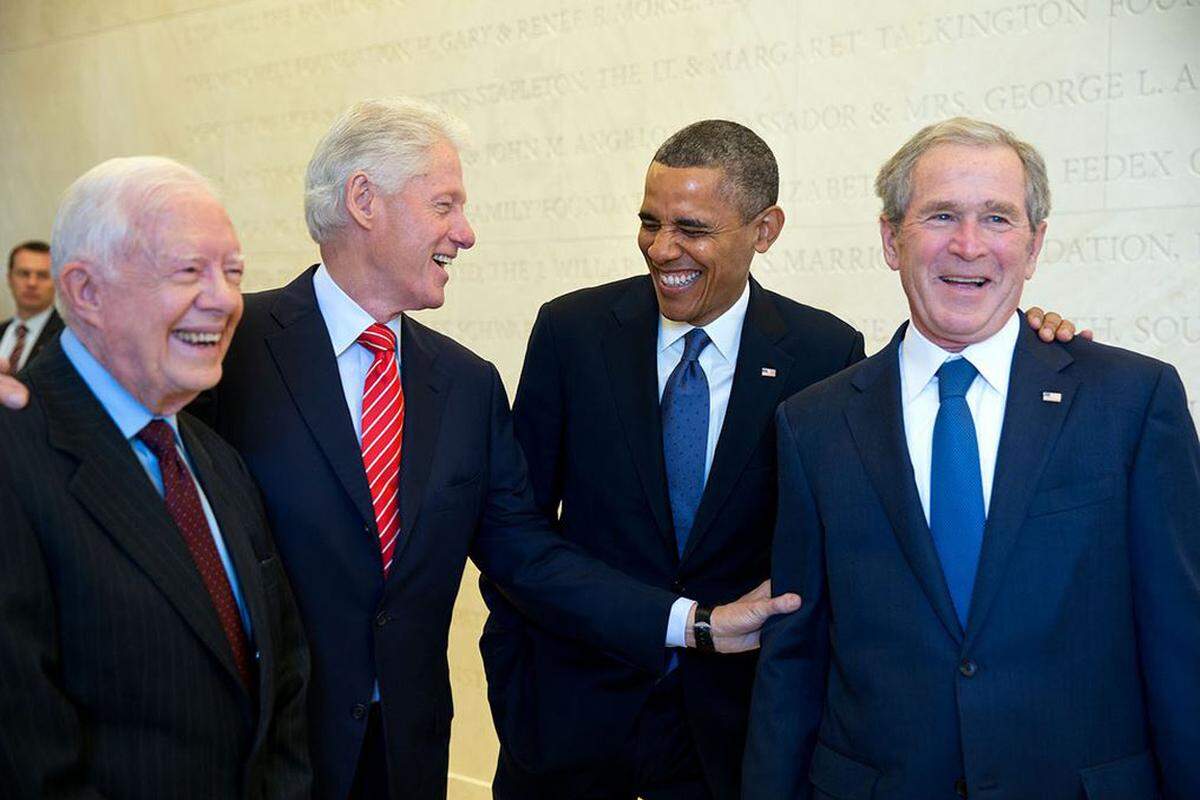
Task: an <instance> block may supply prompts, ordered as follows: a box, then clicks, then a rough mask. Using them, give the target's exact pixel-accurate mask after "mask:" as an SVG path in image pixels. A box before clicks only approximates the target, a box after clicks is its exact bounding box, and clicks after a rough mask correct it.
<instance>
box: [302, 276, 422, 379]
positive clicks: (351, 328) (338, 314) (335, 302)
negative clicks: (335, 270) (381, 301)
mask: <svg viewBox="0 0 1200 800" xmlns="http://www.w3.org/2000/svg"><path fill="white" fill-rule="evenodd" d="M313 292H314V293H315V294H316V296H317V308H318V309H319V310H320V312H321V316H322V317H323V318H324V319H325V327H326V329H327V330H328V331H329V341H330V343H331V344H332V345H333V357H334V358H339V357H341V355H342V353H344V352H346V350H347V349H349V347H350V345H352V344H354V343H355V342H357V341H358V337H359V335H360V334H362V332H363V331H365V330H366V329H367V328H369V327H371V326H372V325H374V324H375V318H374V317H372V316H371V315H370V314H368V313H367V312H366V311H363V308H362V306H360V305H359V304H358V303H356V302H354V298H352V297H351V296H350V295H348V294H346V292H345V291H344V290H343V289H342V287H340V286H338V285H337V283H336V282H335V281H334V280H333V276H332V275H330V274H329V270H328V269H327V268H326V267H325V265H324V264H321V265H319V266H318V267H317V271H316V272H315V273H314V274H313ZM385 324H386V325H387V326H388V328H389V329H391V331H392V333H394V334H396V353H397V356H399V353H400V328H401V325H400V315H399V314H397V315H396V316H395V317H394V318H392V319H391V320H389V321H388V322H386V323H385Z"/></svg>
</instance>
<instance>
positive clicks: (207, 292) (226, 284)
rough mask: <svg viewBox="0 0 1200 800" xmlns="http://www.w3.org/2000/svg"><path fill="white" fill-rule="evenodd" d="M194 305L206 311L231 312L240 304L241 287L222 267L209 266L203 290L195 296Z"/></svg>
mask: <svg viewBox="0 0 1200 800" xmlns="http://www.w3.org/2000/svg"><path fill="white" fill-rule="evenodd" d="M196 305H197V306H199V307H200V308H203V309H205V310H208V311H217V312H220V313H222V314H232V313H233V312H234V311H235V309H238V308H240V307H241V305H242V289H241V287H240V286H239V285H238V284H237V283H235V282H234V281H233V280H232V279H231V278H230V277H229V275H227V274H226V273H225V270H224V269H223V268H221V267H219V266H214V267H210V268H209V270H208V277H207V279H206V280H205V283H204V291H202V292H201V293H200V295H199V297H197V299H196Z"/></svg>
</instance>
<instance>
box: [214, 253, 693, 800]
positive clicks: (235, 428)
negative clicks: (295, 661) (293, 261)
mask: <svg viewBox="0 0 1200 800" xmlns="http://www.w3.org/2000/svg"><path fill="white" fill-rule="evenodd" d="M314 271H315V269H310V270H307V271H306V272H304V273H303V274H302V275H300V276H299V277H298V278H297V279H296V280H294V281H293V282H292V283H291V284H289V285H288V286H285V287H283V288H281V289H276V290H272V291H268V292H262V293H259V294H251V295H248V296H247V297H246V310H245V314H244V316H243V318H242V323H241V326H240V327H239V329H238V332H237V334H236V336H235V337H234V341H233V343H232V345H231V347H230V350H229V353H228V355H227V357H226V360H225V373H224V377H223V379H222V381H221V383H220V384H219V385H218V387H217V391H216V393H215V395H214V396H213V398H211V400H212V405H210V408H209V413H212V414H214V415H215V421H216V427H217V429H218V430H219V431H220V433H221V434H222V435H223V436H225V437H226V439H228V441H230V442H231V443H232V444H233V445H234V446H235V447H236V448H237V449H238V450H239V451H240V452H241V454H242V457H243V458H245V460H246V463H247V464H248V465H249V467H250V471H251V473H252V474H253V475H254V477H255V479H256V480H257V482H258V485H259V486H260V487H261V489H262V492H263V497H264V499H265V502H266V507H267V514H268V516H269V518H270V521H271V527H272V529H273V530H274V531H275V535H276V539H277V542H278V544H279V549H280V552H281V554H282V556H283V561H284V566H285V567H286V569H287V572H288V575H289V577H290V578H291V580H292V585H293V586H294V587H295V591H296V596H297V600H298V602H299V606H300V613H301V616H302V617H303V619H304V625H305V628H306V630H307V632H308V637H309V642H310V644H311V647H312V652H313V680H312V691H311V692H310V695H309V701H310V702H309V708H310V711H311V717H310V731H311V736H312V748H313V760H314V768H315V774H316V786H317V795H318V796H319V797H327V798H331V799H332V798H336V800H342V798H344V797H345V796H346V794H347V792H348V791H349V789H350V785H351V781H352V779H353V777H354V771H355V766H356V764H357V761H358V755H359V750H360V747H361V743H362V739H363V734H364V732H365V725H366V719H365V713H366V705H367V704H368V703H369V702H370V701H371V698H372V692H373V687H374V684H375V681H376V680H378V682H379V691H380V697H381V700H382V713H383V723H384V728H385V730H386V733H387V742H388V759H389V765H390V774H391V781H392V790H393V796H395V797H403V798H405V799H406V800H410V799H412V798H442V797H444V796H445V793H446V778H447V760H448V747H449V735H450V719H451V716H452V714H453V709H452V703H451V697H450V682H449V672H448V665H447V660H446V645H447V637H448V631H449V627H450V615H451V611H452V609H453V605H454V599H455V597H456V595H457V594H458V589H459V586H460V583H461V580H462V571H463V566H464V564H465V562H466V559H467V557H468V556H470V557H471V558H472V559H473V560H474V561H475V562H476V564H477V565H478V566H479V567H480V569H482V570H483V571H484V572H486V573H487V574H489V575H491V576H492V577H493V578H494V579H495V580H496V581H497V583H498V584H500V585H501V586H503V587H504V590H505V591H506V592H507V593H508V596H510V597H511V598H512V599H513V601H514V602H516V603H517V604H518V605H519V606H520V607H521V608H522V610H523V611H524V612H525V613H529V614H532V615H534V616H535V617H536V618H537V619H538V620H539V621H540V622H541V623H542V624H545V625H548V626H552V627H554V628H556V629H562V630H572V631H574V632H575V634H576V635H578V636H582V637H586V638H588V639H589V640H591V641H595V642H597V643H599V644H601V645H602V646H606V647H609V648H611V649H612V650H613V651H615V652H620V653H621V654H622V655H623V656H624V657H625V658H626V659H628V660H629V661H630V662H631V663H635V664H640V665H641V666H642V668H644V669H647V670H653V669H656V668H657V667H658V665H659V663H660V659H661V654H662V647H663V637H664V633H665V631H666V624H667V617H668V613H669V609H670V606H671V603H672V602H673V600H674V599H675V598H674V595H672V594H671V593H669V592H666V591H662V590H660V589H654V588H651V587H642V586H638V585H636V584H633V583H632V582H630V581H629V580H628V579H625V578H624V577H623V576H621V575H620V574H619V573H616V572H614V571H611V570H605V569H603V567H602V565H598V564H595V563H594V562H593V561H591V560H589V559H586V558H583V557H582V556H581V555H580V554H579V553H578V552H577V550H576V549H575V548H573V547H571V546H570V545H569V544H567V543H566V542H564V541H563V540H562V539H561V538H560V537H557V536H555V535H554V534H553V532H552V531H551V530H550V529H549V526H548V525H547V524H546V522H545V520H544V519H543V518H542V516H541V515H540V514H539V513H538V511H537V509H536V507H535V506H534V505H533V500H532V496H531V494H530V491H529V485H528V480H527V478H526V472H525V462H524V459H523V458H522V457H521V452H520V448H519V447H518V446H517V444H516V442H515V440H514V439H513V437H512V423H511V417H510V413H509V408H508V397H507V395H506V394H505V392H504V387H503V386H502V385H501V382H500V377H499V375H498V373H497V372H496V370H495V368H494V367H493V366H492V365H491V364H489V363H488V362H486V361H484V360H483V359H481V358H479V357H478V356H476V355H474V354H473V353H471V352H470V351H468V350H467V349H466V348H464V347H462V346H460V345H458V344H456V343H455V342H454V341H452V340H451V339H449V338H447V337H445V336H442V335H441V334H438V333H436V332H434V331H432V330H430V329H429V328H426V327H425V326H423V325H420V324H419V323H417V322H415V321H413V320H412V319H409V318H408V317H405V318H404V319H403V323H402V324H403V328H402V332H401V367H400V369H401V376H402V377H401V379H402V384H403V388H404V396H405V423H406V424H405V426H404V434H403V437H404V438H403V445H402V457H401V467H400V519H401V533H400V539H399V543H398V544H397V546H396V552H395V556H394V559H393V562H392V567H391V570H390V571H389V573H388V577H387V580H386V581H385V580H384V577H383V574H382V570H381V568H380V555H379V544H378V541H377V533H376V525H375V513H374V510H373V508H372V506H371V499H370V494H369V492H368V489H367V481H366V474H365V472H364V469H363V463H362V453H361V450H360V448H359V443H358V440H357V438H356V437H355V433H354V429H353V425H352V422H351V420H350V415H349V413H348V411H347V408H346V400H345V395H344V393H343V390H342V384H341V380H340V378H339V375H338V370H337V363H336V360H335V357H334V353H333V348H332V347H331V346H330V342H329V334H328V330H327V328H326V325H325V321H324V319H323V318H322V316H321V313H320V310H319V309H318V307H317V303H316V296H315V294H314V292H313V284H312V276H313V272H314Z"/></svg>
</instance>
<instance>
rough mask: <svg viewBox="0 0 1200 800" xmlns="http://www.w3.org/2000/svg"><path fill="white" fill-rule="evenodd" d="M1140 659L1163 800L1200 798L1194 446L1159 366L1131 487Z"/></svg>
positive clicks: (1199, 503)
mask: <svg viewBox="0 0 1200 800" xmlns="http://www.w3.org/2000/svg"><path fill="white" fill-rule="evenodd" d="M1129 497H1130V505H1129V541H1130V550H1131V553H1130V557H1131V563H1132V566H1133V581H1134V592H1135V594H1134V611H1135V614H1136V622H1137V631H1138V652H1139V656H1140V658H1141V664H1142V673H1143V675H1144V676H1145V687H1146V688H1145V691H1146V699H1147V705H1148V711H1149V718H1150V734H1151V737H1152V741H1153V743H1154V752H1155V756H1156V757H1157V760H1158V765H1159V770H1160V772H1161V777H1162V784H1163V797H1164V798H1167V799H1168V800H1184V799H1185V798H1197V797H1200V759H1198V758H1197V753H1200V444H1198V443H1197V439H1196V428H1195V425H1194V424H1193V422H1192V419H1191V416H1190V414H1189V413H1188V408H1187V399H1186V396H1185V393H1184V389H1183V384H1182V383H1181V382H1180V380H1179V375H1178V373H1176V371H1175V369H1174V368H1173V367H1170V366H1164V368H1163V371H1162V373H1161V375H1160V376H1159V381H1158V386H1157V387H1156V388H1155V391H1154V396H1153V397H1152V398H1151V401H1150V405H1149V408H1148V410H1147V413H1146V417H1145V420H1144V421H1143V424H1142V433H1141V438H1140V440H1139V442H1138V448H1137V453H1136V456H1135V459H1134V462H1133V468H1132V471H1131V473H1130V477H1129Z"/></svg>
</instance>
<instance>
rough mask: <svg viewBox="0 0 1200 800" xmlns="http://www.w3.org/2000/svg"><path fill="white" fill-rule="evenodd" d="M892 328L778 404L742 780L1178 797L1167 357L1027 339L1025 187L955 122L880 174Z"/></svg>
mask: <svg viewBox="0 0 1200 800" xmlns="http://www.w3.org/2000/svg"><path fill="white" fill-rule="evenodd" d="M876 189H877V191H878V193H879V195H880V197H881V198H882V200H883V214H882V216H881V219H880V223H879V224H880V232H881V236H882V242H883V253H884V257H885V258H886V260H887V263H888V264H889V265H890V266H891V268H892V269H893V270H896V271H897V272H898V273H899V274H900V282H901V285H902V287H903V289H904V293H905V295H906V296H907V297H908V304H909V310H910V313H911V317H910V321H909V323H907V324H905V325H903V326H901V328H900V329H899V331H897V333H896V335H895V337H894V338H893V340H892V342H891V344H889V345H888V346H887V347H886V348H884V349H883V350H882V351H881V352H880V353H879V354H877V355H875V356H872V357H871V358H869V359H867V360H865V361H863V362H862V363H860V364H858V365H856V366H855V367H853V368H851V369H849V370H847V371H845V372H843V373H841V374H840V375H838V376H836V377H835V378H833V379H832V380H829V381H826V382H824V383H822V384H820V385H818V386H815V387H812V388H810V389H809V390H807V391H805V392H802V393H801V394H799V395H797V396H796V397H794V398H792V399H791V400H789V401H788V402H787V403H785V404H784V405H783V406H782V407H781V408H780V411H779V415H778V431H779V433H778V436H779V472H780V479H779V480H780V482H779V486H780V494H779V512H778V520H779V522H778V527H777V529H776V534H775V543H774V550H773V555H772V568H771V575H772V580H773V582H774V585H775V588H776V590H777V591H779V590H788V591H796V592H801V593H802V594H803V596H804V598H805V607H804V609H802V610H801V612H799V613H798V614H796V615H793V616H792V617H789V618H788V619H786V620H783V621H781V622H780V623H779V624H776V625H768V627H767V629H766V630H764V633H763V649H762V655H761V658H760V660H759V667H758V677H757V681H756V683H755V687H754V700H753V706H752V723H751V731H750V737H749V742H748V744H747V748H746V765H745V775H744V784H743V786H744V796H745V797H746V798H749V799H750V800H758V799H759V798H761V799H762V800H768V799H769V800H775V799H776V798H781V797H787V798H808V797H816V798H829V797H837V798H868V797H877V798H895V800H925V799H926V798H930V797H953V796H956V795H957V796H959V797H968V796H969V797H998V798H999V797H1013V798H1018V797H1020V798H1024V797H1037V798H1044V799H1045V800H1076V798H1079V797H1082V796H1084V795H1086V796H1087V797H1088V798H1091V799H1092V800H1100V799H1102V798H1113V799H1114V800H1115V799H1116V798H1121V800H1154V799H1155V798H1159V797H1163V798H1169V800H1184V798H1195V797H1200V767H1198V762H1197V760H1196V758H1195V754H1196V753H1197V752H1200V722H1198V721H1197V720H1200V678H1198V677H1197V676H1200V622H1198V621H1197V620H1200V577H1198V576H1200V538H1197V536H1196V532H1197V531H1198V530H1200V443H1198V442H1197V438H1196V431H1195V427H1194V425H1193V423H1192V419H1191V417H1190V415H1189V414H1188V410H1187V403H1186V399H1185V396H1184V390H1183V386H1182V384H1181V383H1180V380H1179V376H1178V374H1177V373H1176V371H1175V370H1174V369H1173V368H1172V367H1171V366H1169V365H1167V364H1164V363H1162V362H1159V361H1155V360H1153V359H1150V358H1146V357H1143V356H1140V355H1135V354H1133V353H1130V352H1127V351H1124V350H1119V349H1116V348H1112V347H1105V346H1103V345H1099V344H1093V343H1092V342H1089V341H1085V340H1082V339H1077V340H1074V341H1072V342H1069V343H1054V344H1042V343H1038V342H1037V340H1036V338H1035V336H1034V335H1033V333H1032V332H1031V331H1028V330H1025V329H1024V328H1023V326H1022V325H1021V324H1020V319H1019V316H1018V313H1017V304H1018V302H1019V301H1020V298H1021V292H1022V289H1023V287H1024V284H1025V281H1026V280H1028V279H1029V278H1031V277H1032V276H1033V274H1034V270H1035V268H1036V266H1037V258H1038V254H1039V252H1040V250H1041V246H1042V241H1043V239H1044V237H1045V234H1046V225H1047V223H1046V217H1047V215H1048V213H1049V210H1050V189H1049V185H1048V180H1047V177H1046V171H1045V165H1044V163H1043V161H1042V158H1041V156H1040V155H1039V154H1038V152H1037V151H1036V150H1035V149H1034V148H1033V147H1032V146H1030V145H1028V144H1026V143H1025V142H1022V141H1020V140H1018V139H1017V138H1016V137H1014V136H1013V135H1012V134H1011V133H1009V132H1008V131H1005V130H1003V129H1001V128H998V127H996V126H995V125H992V124H989V123H985V122H981V121H978V120H972V119H965V118H957V119H952V120H948V121H946V122H942V123H938V124H936V125H933V126H930V127H928V128H925V129H924V130H922V131H920V132H919V133H917V134H916V135H915V136H914V137H913V138H912V139H910V140H909V141H908V143H906V144H905V145H904V146H903V147H902V148H901V149H900V150H899V151H898V152H897V153H896V154H895V155H894V156H893V157H892V158H891V159H890V160H889V161H888V162H887V163H886V164H885V165H884V166H883V168H882V169H881V170H880V172H879V176H878V178H877V180H876Z"/></svg>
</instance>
